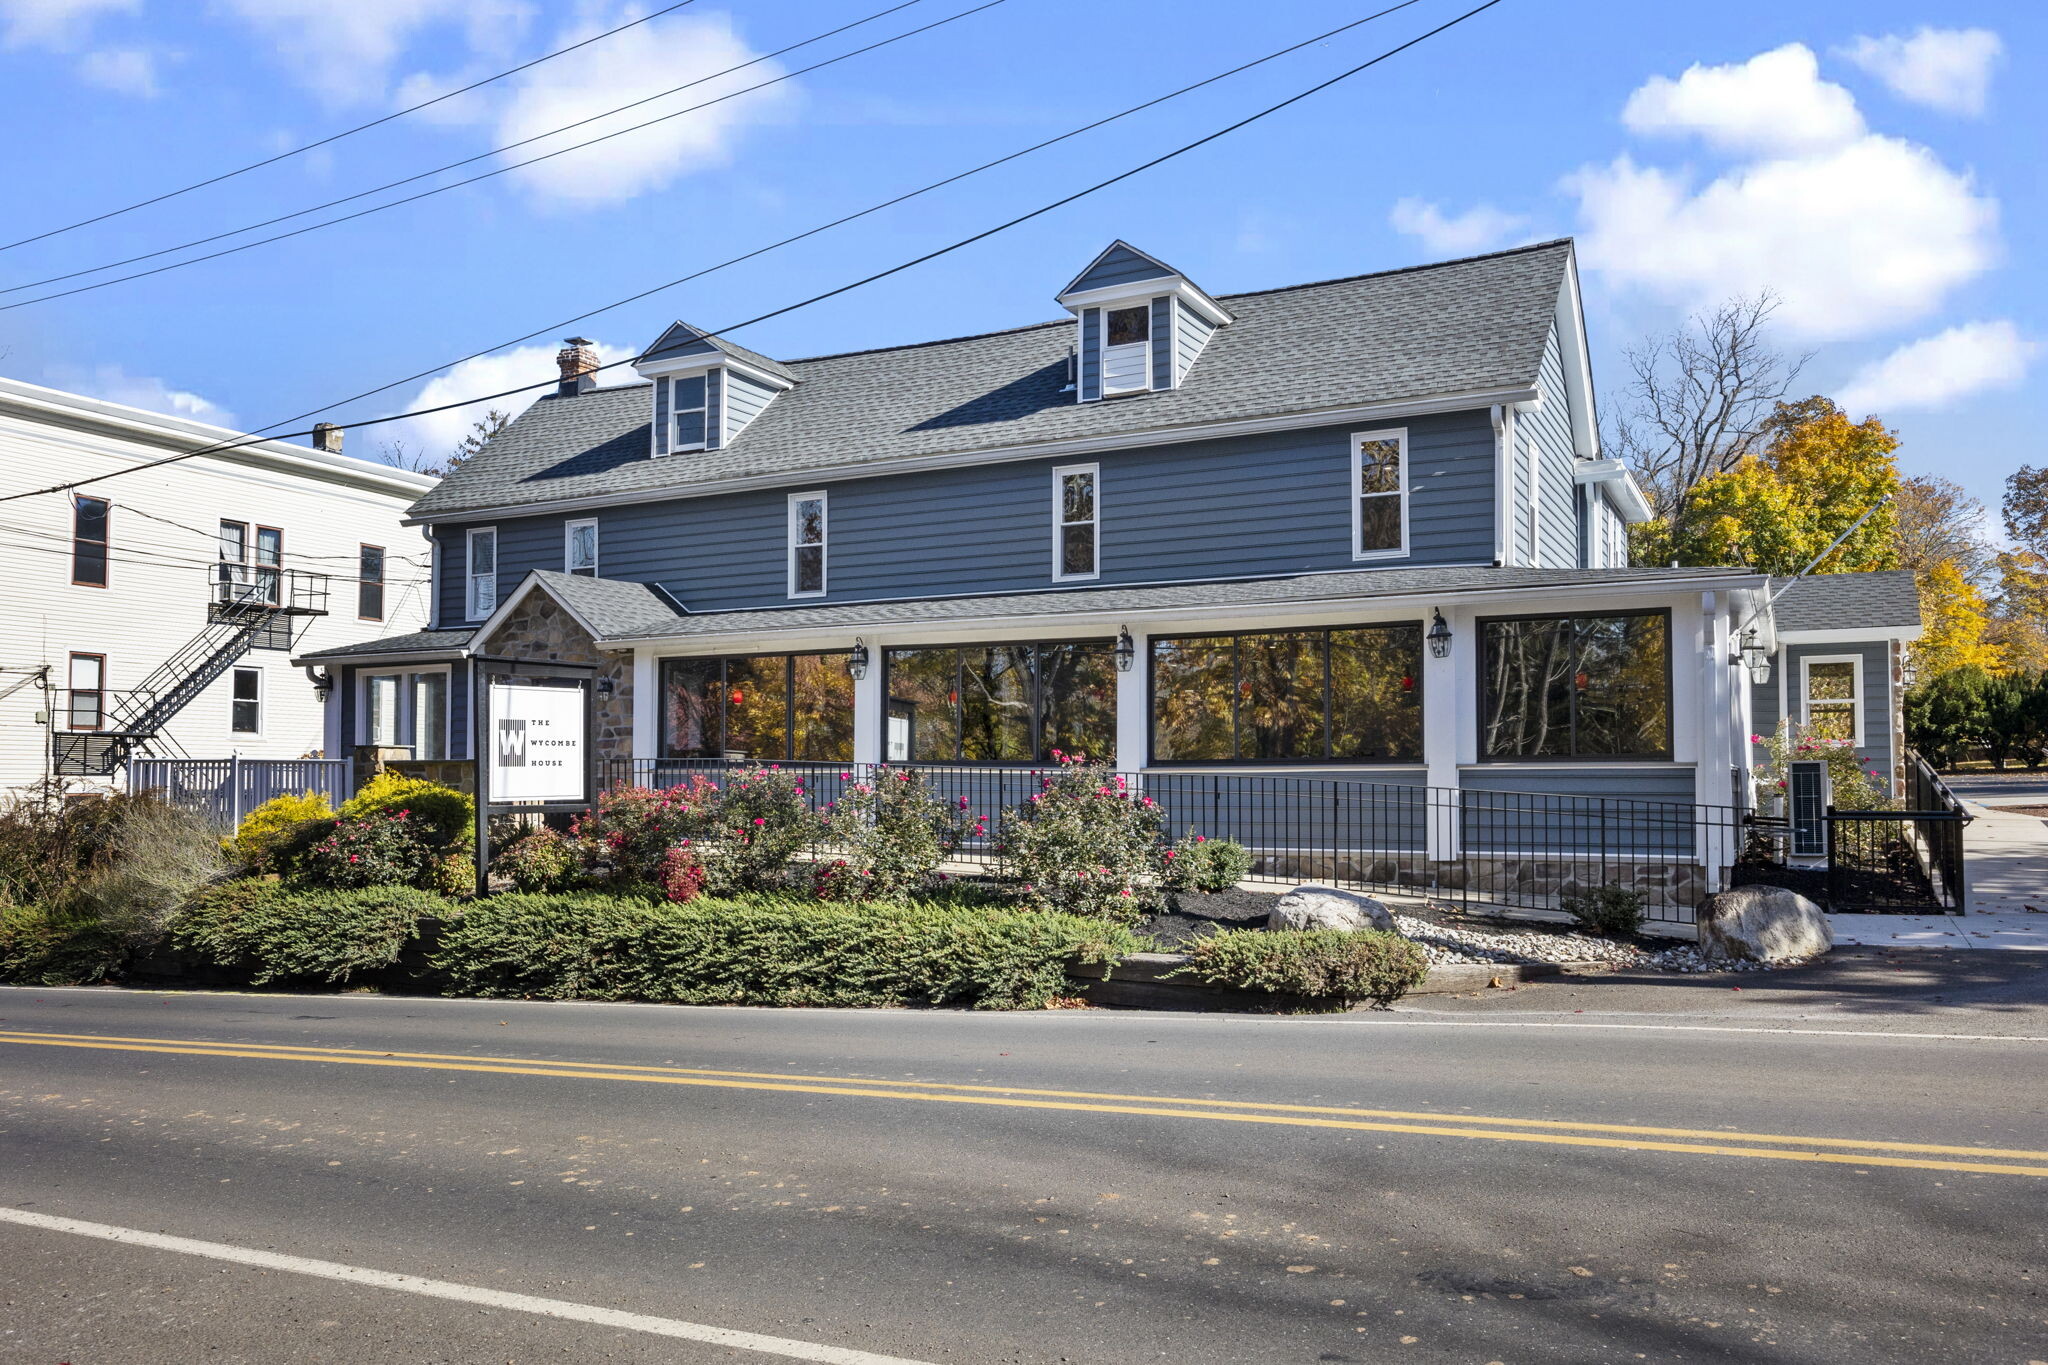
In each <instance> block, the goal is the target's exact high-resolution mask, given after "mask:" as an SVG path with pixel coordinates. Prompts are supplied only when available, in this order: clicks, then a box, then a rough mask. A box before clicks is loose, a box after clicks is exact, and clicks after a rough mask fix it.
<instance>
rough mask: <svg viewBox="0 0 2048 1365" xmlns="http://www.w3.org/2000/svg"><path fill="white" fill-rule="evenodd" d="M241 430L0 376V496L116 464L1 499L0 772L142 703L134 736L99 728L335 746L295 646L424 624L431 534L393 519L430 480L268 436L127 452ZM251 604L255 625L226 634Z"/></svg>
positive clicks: (222, 750) (169, 747) (266, 749)
mask: <svg viewBox="0 0 2048 1365" xmlns="http://www.w3.org/2000/svg"><path fill="white" fill-rule="evenodd" d="M334 435H335V436H336V437H338V436H339V433H338V432H336V433H334ZM239 439H243V438H242V435H241V433H239V432H234V431H228V430H224V429H222V428H219V427H213V426H209V425H207V424H205V423H203V422H193V421H187V420H184V419H181V418H176V417H166V416H162V415H160V414H157V413H152V412H145V411H142V410H140V409H136V408H130V407H125V406H122V405H121V404H118V403H108V402H102V401H100V400H98V399H93V398H85V397H81V396H79V395H77V394H70V393H63V392H60V391H58V390H54V389H47V388H42V387H39V386H37V385H34V384H26V383H22V382H20V381H17V380H11V379H0V471H4V475H0V495H4V494H9V493H15V492H21V491H26V490H28V489H31V488H38V487H43V486H46V485H50V484H58V483H66V482H70V481H73V480H78V479H90V478H94V477H96V476H104V475H109V474H119V475H120V477H118V478H113V479H108V480H106V481H105V482H102V483H94V484H89V485H87V486H86V487H84V488H81V489H78V490H76V491H74V492H70V493H53V494H43V495H39V496H35V497H28V498H21V499H18V500H15V501H10V502H0V556H4V563H5V565H6V569H5V573H4V575H0V693H4V694H5V695H0V786H6V787H14V786H19V785H21V784H25V783H32V782H36V781H39V780H41V779H42V778H44V777H45V776H46V775H49V774H50V773H51V772H52V771H53V769H54V768H62V767H65V766H66V764H65V763H64V762H62V761H59V759H57V758H53V752H56V753H58V754H77V753H83V752H84V751H85V746H81V745H80V744H79V743H78V742H77V741H76V740H75V739H73V740H67V739H66V738H65V737H66V736H75V735H77V734H79V733H81V732H93V731H98V732H100V733H103V734H104V733H110V732H114V731H118V730H120V729H121V728H122V724H123V721H124V718H126V719H132V718H134V717H135V716H136V715H137V714H138V713H139V712H140V711H141V710H142V709H143V706H142V704H143V702H145V701H155V702H156V706H155V707H154V709H153V713H152V714H151V715H150V716H149V717H148V720H149V724H148V725H147V726H145V727H143V728H145V729H147V730H148V731H149V732H150V733H149V734H148V736H147V737H144V738H141V739H139V740H138V741H136V742H135V743H133V745H132V746H128V745H122V746H117V747H132V750H133V752H134V753H135V754H137V755H150V756H156V757H182V756H190V757H194V758H226V757H228V756H230V755H231V754H239V755H240V756H241V757H244V758H303V757H312V756H322V755H324V756H330V757H334V756H339V755H337V754H336V753H335V751H334V747H333V739H332V737H330V736H329V735H328V734H327V733H326V732H325V726H324V724H323V720H322V714H323V708H322V705H321V702H320V700H319V698H318V697H317V696H316V694H315V690H314V685H313V682H312V680H311V679H310V678H309V677H308V676H307V674H306V673H305V672H303V671H302V670H301V669H299V668H297V667H295V666H293V664H292V662H291V659H292V655H293V650H294V647H295V648H297V649H312V648H322V647H332V646H337V645H346V644H351V643H354V642H357V641H361V640H368V639H374V638H376V637H378V636H381V635H386V634H390V633H392V632H402V631H410V630H416V629H418V628H419V627H420V626H422V625H424V624H425V623H426V620H427V615H428V607H429V601H428V599H429V592H428V580H429V578H430V571H429V568H428V565H429V563H430V556H429V545H428V542H427V541H426V539H425V538H424V537H423V536H422V534H421V533H420V532H419V531H418V530H417V529H414V528H410V527H406V526H403V525H401V524H400V519H401V518H402V517H403V516H404V515H405V510H406V508H407V506H408V505H410V504H411V503H412V502H414V501H416V500H417V499H418V498H419V497H420V495H421V494H422V493H424V492H425V491H426V490H427V489H429V488H431V487H432V486H433V484H434V480H433V478H431V477H429V476H427V475H422V474H413V473H408V472H405V471H403V470H398V469H394V468H391V467H389V466H387V465H382V464H375V463H371V462H369V461H365V460H359V459H354V458H351V457H349V456H346V455H342V454H340V453H338V451H330V450H316V449H312V448H309V447H306V446H300V445H293V444H290V443H288V442H284V441H270V440H266V441H261V442H259V443H256V444H253V445H250V446H247V447H245V448H241V449H237V450H233V451H223V452H220V453H217V454H210V455H200V456H195V457H193V458H190V459H184V460H179V461H177V462H176V463H171V464H164V465H161V466H160V467H157V468H153V469H140V468H138V467H139V466H142V465H145V464H148V463H149V462H151V461H156V460H162V459H164V458H165V457H167V456H176V455H180V454H184V453H186V452H189V451H194V450H198V449H201V448H204V447H208V446H213V445H216V444H220V443H224V442H231V441H235V440H239ZM333 444H335V445H339V441H338V439H337V440H334V441H333ZM380 578H381V582H379V581H378V580H379V579H380ZM294 603H296V604H297V605H298V606H299V607H300V608H301V610H300V611H299V612H297V613H292V612H287V611H284V610H282V609H283V608H289V607H291V606H292V605H293V604H294ZM273 606H274V607H275V608H277V609H278V610H270V609H269V608H271V607H273ZM323 609H324V610H323ZM252 610H253V611H254V612H255V613H256V614H258V615H261V616H263V617H264V618H266V620H267V624H266V625H265V627H264V628H263V629H262V630H261V631H258V632H256V633H254V634H253V636H252V635H251V634H250V633H249V632H247V631H243V632H241V633H240V635H239V636H238V628H237V624H236V621H237V619H238V618H237V615H236V614H237V613H245V614H246V613H247V612H249V611H252ZM167 665H170V667H166V666H167ZM181 680H182V682H181ZM145 685H147V690H144V689H145ZM185 694H189V698H188V699H185V700H183V704H182V705H179V704H178V703H179V699H180V697H181V696H184V695H185ZM53 734H54V736H55V737H56V743H54V744H53ZM102 747H104V746H102Z"/></svg>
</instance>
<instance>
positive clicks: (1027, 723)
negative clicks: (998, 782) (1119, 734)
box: [882, 640, 1116, 763]
mask: <svg viewBox="0 0 2048 1365" xmlns="http://www.w3.org/2000/svg"><path fill="white" fill-rule="evenodd" d="M883 658H884V666H885V668H886V669H887V678H886V685H887V688H888V697H889V717H888V727H889V728H888V732H887V735H886V742H885V744H884V745H883V750H882V752H883V755H884V757H886V758H887V759H888V760H889V761H890V762H891V763H1049V762H1051V761H1052V751H1053V750H1055V749H1058V750H1060V751H1061V752H1063V753H1084V754H1087V755H1089V756H1090V757H1100V758H1108V757H1111V756H1112V755H1113V754H1114V753H1115V750H1116V646H1115V645H1114V644H1113V643H1112V642H1110V641H1108V640H1084V641H1072V642H1061V643H1055V644H1022V645H963V646H959V647H957V648H956V647H954V646H950V645H948V646H943V647H940V648H935V649H891V650H887V651H885V652H884V656H883Z"/></svg>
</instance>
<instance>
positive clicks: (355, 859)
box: [348, 853, 362, 863]
mask: <svg viewBox="0 0 2048 1365" xmlns="http://www.w3.org/2000/svg"><path fill="white" fill-rule="evenodd" d="M348 860H349V861H350V862H352V863H359V862H361V861H362V859H361V858H359V857H357V856H356V855H355V854H353V853H351V854H349V855H348Z"/></svg>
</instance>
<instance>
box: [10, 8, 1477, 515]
mask: <svg viewBox="0 0 2048 1365" xmlns="http://www.w3.org/2000/svg"><path fill="white" fill-rule="evenodd" d="M1500 3H1501V0H1485V2H1484V3H1483V4H1479V5H1475V6H1474V7H1473V8H1471V9H1468V10H1466V11H1465V12H1464V13H1462V14H1460V15H1458V16H1456V17H1455V18H1452V19H1448V20H1446V21H1445V22H1443V23H1441V24H1438V25H1437V26H1436V27H1435V28H1432V29H1429V30H1427V31H1426V32H1424V33H1421V34H1418V35H1417V36H1415V37H1413V38H1410V39H1409V40H1408V41H1407V42H1405V43H1400V44H1398V45H1396V46H1394V47H1390V48H1388V49H1387V50H1386V51H1384V52H1382V53H1380V54H1379V55H1378V56H1375V57H1372V58H1369V59H1368V60H1366V61H1363V62H1360V63H1359V64H1358V65H1356V66H1353V67H1350V68H1348V69H1346V70H1344V71H1340V72H1338V73H1337V74H1336V75H1334V76H1332V77H1330V78H1329V79H1327V80H1324V81H1319V82H1317V83H1316V84H1315V85H1312V86H1309V87H1308V88H1307V89H1305V90H1302V91H1299V92H1297V93H1295V94H1293V95H1289V96H1288V97H1287V98H1286V99H1284V100H1281V101H1280V102H1279V103H1277V104H1270V105H1267V106H1266V107H1265V108H1263V109H1260V110H1258V111H1257V112H1255V113H1252V114H1248V115H1246V116H1245V117H1244V118H1241V119H1238V120H1237V121H1236V122H1234V123H1229V124H1226V125H1224V126H1223V127H1221V128H1218V129H1217V130H1215V131H1214V132H1212V133H1207V134H1205V135H1203V136H1202V137H1199V138H1196V139H1195V140H1194V141H1192V142H1186V143H1182V144H1181V145H1180V146H1179V147H1176V148H1174V149H1173V150H1172V151H1169V152H1165V153H1162V154H1161V155H1159V156H1156V157H1153V158H1152V159H1151V160H1149V161H1145V162H1141V163H1140V164H1138V165H1136V166H1133V167H1131V168H1130V169H1129V170H1126V171H1120V172H1118V173H1117V174H1116V175H1113V176H1110V177H1109V178H1108V179H1106V180H1098V181H1096V182H1095V183H1094V184H1092V185H1089V186H1087V187H1086V188H1085V189H1080V190H1076V191H1074V192H1073V193H1072V194H1068V195H1065V196H1063V197H1061V198H1059V199H1055V200H1053V201H1051V202H1050V203H1047V204H1044V205H1041V206H1040V207H1038V208H1035V209H1032V210H1030V211H1029V212H1027V213H1022V214H1019V215H1018V216H1016V217H1014V218H1011V219H1008V220H1007V221H1005V222H1002V223H998V224H997V225H995V226H994V227H991V228H986V229H983V230H982V231H980V232H977V233H974V234H973V235H971V236H968V237H962V238H960V239H958V240H957V241H954V242H952V243H949V244H948V245H946V246H943V247H939V248H937V249H935V250H932V251H928V252H925V253H924V254H923V255H920V256H914V257H912V258H910V259H909V260H907V261H903V262H901V263H899V264H897V265H893V266H890V267H889V268H887V269H885V270H878V271H876V272H875V273H874V274H871V275H866V276H863V277H862V278H860V279H857V280H854V281H853V282H851V283H849V284H843V285H840V286H838V287H837V288H834V289H828V290H826V291H825V292H824V293H821V294H813V295H812V296H811V297H809V298H807V299H801V300H799V301H798V302H796V303H792V304H787V305H785V306H783V307H781V308H777V309H774V310H772V311H770V312H767V313H761V314H757V315H756V316H754V317H751V318H748V319H746V320H744V321H741V322H736V323H732V324H730V325H728V326H725V327H722V328H717V329H715V330H714V332H713V335H718V336H725V335H728V334H730V333H732V332H737V331H740V330H741V329H743V328H747V327H752V326H754V325H756V324H758V323H762V322H766V321H768V320H770V319H772V318H778V317H782V316H784V315H785V314H789V313H794V312H796V311H798V310H799V309H802V308H808V307H810V306H811V305H812V304H815V303H822V302H823V301H825V300H826V299H831V298H837V297H838V296H839V295H841V294H847V293H851V292H852V291H854V290H856V289H860V288H863V287H865V286H867V285H870V284H873V283H875V282H876V281H878V280H884V279H887V278H889V277H890V276H892V275H899V274H901V273H903V272H904V271H906V270H911V269H914V268H915V267H917V266H920V265H923V264H925V263H926V262H927V261H933V260H936V259H938V258H939V257H941V256H946V255H950V254H951V253H953V252H955V251H959V250H962V249H964V248H966V247H969V246H972V245H974V244H975V243H977V242H982V241H986V240H988V239H989V238H991V237H994V236H997V235H998V234H1000V233H1003V232H1007V231H1009V230H1010V229H1011V228H1014V227H1018V226H1020V225H1021V224H1024V223H1028V222H1030V221H1032V220H1033V219H1036V218H1041V217H1043V216H1045V215H1046V214H1048V213H1051V212H1054V211H1055V210H1057V209H1061V208H1064V207H1066V206H1067V205H1068V204H1071V203H1074V202H1075V201H1077V200H1080V199H1084V198H1086V197H1088V196H1089V195H1092V194H1096V193H1098V192H1100V191H1102V190H1105V189H1107V188H1109V187H1110V186H1112V185H1116V184H1120V183H1122V182H1123V181H1125V180H1129V179H1131V178H1132V177H1133V176H1137V175H1141V174H1143V173H1144V172H1146V171H1148V170H1151V169H1152V168H1154V167H1156V166H1160V165H1163V164H1164V163H1166V162H1168V161H1172V160H1174V159H1175V158H1177V157H1181V156H1185V155H1186V154H1187V153H1189V152H1192V151H1195V150H1196V149H1198V148H1201V147H1205V146H1207V145H1208V144H1210V143H1212V142H1215V141H1217V140H1218V139H1220V138H1224V137H1228V136H1229V135H1230V134H1232V133H1234V132H1237V131H1238V130H1240V129H1242V128H1245V127H1248V126H1250V125H1251V124H1254V123H1257V122H1259V121H1260V120H1262V119H1265V118H1269V117H1271V116H1272V115H1274V114H1277V113H1279V112H1280V111H1281V110H1283V109H1287V108H1290V107H1292V106H1293V105H1296V104H1299V103H1301V102H1302V101H1303V100H1306V99H1309V98H1311V97H1312V96H1315V95H1318V94H1321V93H1322V92H1323V91H1325V90H1328V89H1329V88H1331V87H1332V86H1335V85H1338V84H1341V83H1342V82H1344V81H1347V80H1350V79H1351V78H1352V77H1354V76H1357V75H1360V74H1361V73H1363V72H1365V71H1368V70H1370V69H1372V68H1373V67H1375V66H1378V65H1379V64H1380V63H1381V62H1384V61H1387V60H1389V59H1390V58H1393V57H1396V56H1399V55H1400V54H1401V53H1403V52H1406V51H1407V50H1408V49H1409V48H1412V47H1415V46H1417V45H1418V44H1420V43H1424V42H1427V41H1428V40H1429V39H1431V38H1434V37H1436V36H1437V35H1438V34H1440V33H1443V32H1445V31H1446V30H1448V29H1452V28H1455V27H1457V26H1458V25H1459V24H1462V23H1464V22H1465V21H1466V20H1468V19H1471V18H1473V17H1475V16H1477V15H1479V14H1483V13H1485V12H1486V11H1487V10H1490V9H1492V8H1493V7H1494V6H1495V5H1498V4H1500ZM641 358H642V357H640V356H637V355H636V356H630V357H628V358H627V359H625V360H615V361H613V362H611V363H610V364H609V365H600V366H598V367H597V369H598V370H600V371H601V370H611V369H617V368H618V367H619V366H621V365H629V364H632V363H634V362H635V361H637V360H639V359H641ZM400 382H403V381H400ZM554 382H556V381H554V380H552V379H550V380H543V381H541V382H539V383H534V384H521V385H519V386H518V387H516V388H510V389H501V390H499V391H498V392H497V393H489V394H478V395H476V396H474V397H471V398H466V399H462V400H459V401H457V402H453V403H442V404H437V405H436V406H434V407H431V408H413V409H410V410H408V411H405V412H395V413H391V414H389V415H387V416H384V417H366V418H362V419H360V420H358V421H354V422H339V423H334V424H332V425H334V426H336V427H338V428H340V429H342V430H354V429H356V428H359V427H371V426H381V425H383V424H384V423H387V422H398V421H404V420H406V419H408V418H413V417H424V416H428V415H431V414H434V413H440V412H450V411H453V410H455V409H457V408H467V407H471V406H474V405H475V404H477V403H487V402H490V401H492V400H493V399H498V398H510V397H512V396H513V395H515V394H521V393H526V392H529V391H531V390H533V389H541V388H546V387H547V386H548V385H550V384H553V383H554ZM316 411H317V409H316ZM301 415H302V416H306V415H310V414H301ZM284 420H285V421H286V422H292V421H298V420H299V418H296V417H293V418H286V419H284ZM272 425H276V426H281V425H283V423H282V422H280V423H273V424H272ZM310 435H312V432H311V431H310V430H307V431H296V432H287V433H285V435H284V436H260V435H252V436H246V437H244V438H242V439H241V440H238V441H229V442H223V443H220V444H218V445H213V446H203V447H201V448H200V449H197V450H189V451H185V452H183V453H182V454H178V455H167V456H165V457H163V458H162V459H158V460H152V461H149V462H147V463H145V464H139V465H133V466H131V467H129V468H128V469H121V470H115V471H113V472H111V473H107V474H101V475H96V476H94V477H93V478H88V479H76V480H73V481H71V482H69V483H58V484H51V485H49V486H48V487H45V488H32V489H28V490H25V491H23V492H20V493H8V494H4V495H0V502H13V501H16V500H17V499H20V498H32V497H37V496H39V495H41V494H44V493H62V492H67V491H69V490H70V489H74V488H82V487H84V486H85V485H87V484H93V483H99V482H102V481H104V480H107V479H112V478H119V477H120V476H121V475H123V474H132V473H139V472H140V471H142V470H145V469H153V468H156V467H158V466H160V465H167V464H176V463H178V462H179V461H181V460H189V459H193V458H195V457H196V456H200V455H210V454H216V453H218V452H221V451H226V450H235V449H239V448H241V447H243V446H249V445H256V444H259V443H261V442H263V441H266V440H282V439H285V437H288V436H310Z"/></svg>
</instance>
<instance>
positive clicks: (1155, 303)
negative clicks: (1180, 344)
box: [1152, 295, 1173, 389]
mask: <svg viewBox="0 0 2048 1365" xmlns="http://www.w3.org/2000/svg"><path fill="white" fill-rule="evenodd" d="M1152 387H1153V388H1155V389H1170V388H1172V387H1173V298H1172V296H1171V295H1168V296H1167V297H1165V298H1158V299H1154V300H1152Z"/></svg>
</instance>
